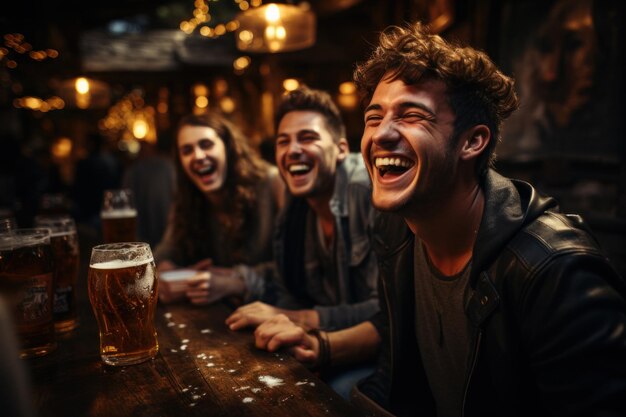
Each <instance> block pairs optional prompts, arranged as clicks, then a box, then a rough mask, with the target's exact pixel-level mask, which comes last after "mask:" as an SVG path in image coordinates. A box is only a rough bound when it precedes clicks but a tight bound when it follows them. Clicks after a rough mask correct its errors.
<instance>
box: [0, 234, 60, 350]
mask: <svg viewBox="0 0 626 417" xmlns="http://www.w3.org/2000/svg"><path fill="white" fill-rule="evenodd" d="M53 267H54V265H53V259H52V251H51V249H50V232H49V230H48V229H15V230H11V231H9V232H5V233H0V291H1V292H2V294H3V295H4V296H6V298H7V299H8V300H9V303H10V304H11V305H12V308H13V320H14V322H15V328H16V331H17V337H18V339H19V343H20V357H22V358H29V357H33V356H42V355H45V354H47V353H49V352H51V351H52V350H54V349H55V348H56V341H55V337H54V321H53V316H52V302H53V299H54V269H53Z"/></svg>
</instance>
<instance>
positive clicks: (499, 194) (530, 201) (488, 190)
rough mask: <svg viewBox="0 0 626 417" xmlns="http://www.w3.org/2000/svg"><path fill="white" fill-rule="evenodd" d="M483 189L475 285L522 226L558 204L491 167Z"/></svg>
mask: <svg viewBox="0 0 626 417" xmlns="http://www.w3.org/2000/svg"><path fill="white" fill-rule="evenodd" d="M483 192H484V195H485V209H484V211H483V217H482V220H481V223H480V227H479V229H478V236H477V238H476V242H475V244H474V253H473V261H472V271H471V273H470V283H471V285H472V287H475V286H476V281H477V280H478V275H479V274H480V273H481V272H483V271H485V270H487V269H488V268H489V266H490V265H491V264H492V263H493V262H494V261H495V260H496V258H497V257H498V256H499V255H500V253H501V251H502V249H503V248H504V247H505V246H506V244H507V243H508V242H509V241H510V240H511V239H512V238H513V237H514V236H515V235H516V234H517V232H518V231H519V230H521V229H522V228H523V227H524V226H525V225H526V224H528V223H530V222H531V221H533V220H534V219H536V218H537V217H538V216H539V215H541V213H543V212H544V211H546V210H549V209H554V208H556V207H557V204H556V201H555V200H554V199H553V198H551V197H545V196H542V195H540V194H539V193H538V192H537V190H535V189H534V188H533V187H532V186H531V185H530V184H528V183H527V182H524V181H519V180H510V179H508V178H505V177H503V176H501V175H500V174H498V173H497V172H496V171H494V170H491V169H490V170H489V171H488V173H487V175H486V176H485V179H484V181H483Z"/></svg>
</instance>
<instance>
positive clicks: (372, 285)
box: [227, 87, 378, 330]
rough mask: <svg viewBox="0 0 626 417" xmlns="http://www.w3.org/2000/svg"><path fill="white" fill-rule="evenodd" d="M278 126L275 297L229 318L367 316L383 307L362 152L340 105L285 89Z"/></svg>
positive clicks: (328, 324)
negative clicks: (281, 198) (282, 199)
mask: <svg viewBox="0 0 626 417" xmlns="http://www.w3.org/2000/svg"><path fill="white" fill-rule="evenodd" d="M276 126H277V135H276V164H277V165H278V169H279V171H280V174H281V176H282V178H283V180H284V181H285V183H286V184H287V188H288V190H289V199H288V202H287V204H286V207H285V210H284V211H283V213H282V215H281V216H279V220H278V226H277V238H276V240H275V257H276V259H277V269H278V274H277V280H276V282H277V294H278V295H277V298H278V300H277V303H276V306H270V305H268V304H265V303H261V302H256V303H253V304H249V305H246V306H243V307H240V308H239V309H237V310H236V311H235V312H234V313H233V314H232V315H231V316H230V317H229V318H228V320H227V324H228V325H229V326H230V327H231V328H232V329H234V330H236V329H240V328H242V327H246V326H257V325H259V324H260V323H262V322H264V321H266V320H268V319H270V318H272V317H274V316H275V315H277V314H279V313H284V314H286V315H287V316H288V317H290V318H291V319H292V320H293V321H294V322H296V323H297V324H299V325H301V326H303V327H304V328H306V329H317V328H321V329H325V330H335V329H342V328H345V327H349V326H352V325H355V324H357V323H360V322H363V321H365V320H367V319H369V318H370V317H371V316H372V315H373V314H374V313H376V312H377V311H378V298H377V291H376V278H377V266H376V259H375V257H374V254H373V251H372V249H371V245H370V239H369V236H370V226H371V225H372V220H373V213H374V210H373V208H372V205H371V202H370V180H369V177H368V175H367V170H366V169H365V167H364V165H363V159H362V157H361V155H359V154H356V153H353V154H351V153H350V152H349V147H348V141H347V140H346V138H345V136H346V132H345V127H344V124H343V121H342V120H341V116H340V113H339V110H338V109H337V107H336V106H335V104H334V103H333V102H332V100H331V98H330V96H329V95H328V94H327V93H325V92H323V91H319V90H311V89H309V88H307V87H302V88H300V89H298V90H295V91H292V92H289V93H287V94H286V95H285V96H284V97H283V99H282V101H281V103H280V104H279V107H278V111H277V116H276Z"/></svg>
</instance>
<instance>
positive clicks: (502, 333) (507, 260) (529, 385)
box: [356, 171, 626, 417]
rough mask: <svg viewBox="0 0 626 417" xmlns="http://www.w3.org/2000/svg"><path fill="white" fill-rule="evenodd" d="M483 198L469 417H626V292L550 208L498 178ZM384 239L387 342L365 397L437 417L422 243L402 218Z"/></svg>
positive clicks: (380, 233) (392, 222) (572, 220)
mask: <svg viewBox="0 0 626 417" xmlns="http://www.w3.org/2000/svg"><path fill="white" fill-rule="evenodd" d="M483 189H484V191H485V199H486V203H485V210H484V215H483V219H482V223H481V226H480V229H479V232H478V237H477V240H476V244H475V247H474V253H473V261H472V271H471V276H470V285H471V287H472V290H473V291H471V299H469V300H468V303H467V305H466V313H467V316H468V317H469V319H470V321H471V322H472V323H473V324H474V326H475V327H474V333H473V347H472V348H471V352H470V358H471V360H470V363H469V364H468V369H467V371H466V381H465V386H466V388H465V399H464V407H463V413H462V415H464V416H482V417H485V416H526V417H529V416H533V417H536V416H626V284H625V282H624V280H623V279H622V278H621V277H620V276H619V275H618V274H617V272H615V270H614V269H613V267H612V266H611V265H610V263H609V262H608V260H607V259H606V258H605V256H604V255H603V254H602V252H601V251H600V249H599V248H598V245H597V243H596V242H595V240H594V238H593V237H592V236H591V235H590V234H589V233H588V232H587V231H586V229H585V227H584V225H583V224H582V221H581V220H580V218H579V217H577V216H565V215H562V214H559V213H558V209H557V206H556V203H555V201H554V200H553V199H552V198H546V197H543V196H540V195H539V194H538V193H537V191H536V190H535V189H533V188H532V187H531V186H530V185H529V184H527V183H524V182H521V181H511V180H508V179H506V178H504V177H502V176H500V175H498V174H497V173H495V172H494V171H490V172H489V173H488V175H487V176H486V179H485V182H484V184H483ZM375 236H376V239H375V245H376V250H377V256H378V260H379V268H380V277H381V279H380V282H379V285H380V287H381V288H380V292H379V293H380V294H381V312H380V313H379V314H378V315H377V316H376V317H375V318H374V319H373V320H372V322H373V323H374V325H375V326H376V328H377V329H378V331H379V332H380V333H381V336H382V339H383V341H384V342H383V346H382V347H381V356H380V363H379V366H378V368H377V370H376V372H375V373H374V374H373V375H372V376H371V377H369V378H368V379H366V380H364V381H363V382H361V384H360V385H359V387H358V389H357V390H356V394H357V396H358V394H359V391H360V392H361V393H363V394H365V395H367V396H368V397H369V399H373V400H374V401H375V402H376V403H378V404H379V405H382V406H383V407H384V408H385V409H386V410H388V411H390V412H391V413H393V414H396V415H398V416H417V415H419V416H434V415H435V405H434V400H433V397H432V395H431V393H430V388H429V386H428V382H427V380H426V376H425V373H424V369H423V365H422V363H421V358H420V354H419V350H418V346H417V342H416V339H415V331H414V329H415V325H414V320H415V307H414V303H415V301H414V289H413V245H414V236H413V234H412V233H411V232H410V230H409V229H408V228H407V227H406V225H405V224H404V221H403V220H402V219H401V218H400V217H398V216H395V215H392V214H383V215H381V216H380V218H379V219H378V221H377V225H376V229H375ZM368 414H376V413H372V412H371V409H370V412H369V413H368Z"/></svg>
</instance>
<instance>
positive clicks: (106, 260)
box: [88, 243, 159, 365]
mask: <svg viewBox="0 0 626 417" xmlns="http://www.w3.org/2000/svg"><path fill="white" fill-rule="evenodd" d="M157 283H158V280H157V276H156V267H155V265H154V259H153V258H152V252H151V251H150V246H149V245H148V244H147V243H117V244H115V243H114V244H105V245H99V246H95V247H94V248H93V250H92V253H91V261H90V264H89V277H88V290H89V300H90V301H91V306H92V308H93V311H94V314H95V316H96V320H97V321H98V327H99V330H100V356H101V357H102V360H103V361H104V362H105V363H107V364H109V365H132V364H135V363H140V362H143V361H145V360H148V359H150V358H153V357H154V356H155V355H156V354H157V352H158V350H159V345H158V341H157V337H156V330H155V328H154V314H155V311H156V303H157Z"/></svg>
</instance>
